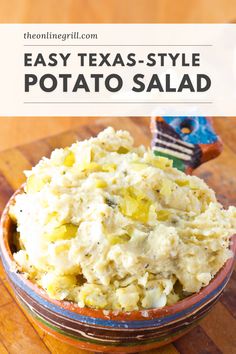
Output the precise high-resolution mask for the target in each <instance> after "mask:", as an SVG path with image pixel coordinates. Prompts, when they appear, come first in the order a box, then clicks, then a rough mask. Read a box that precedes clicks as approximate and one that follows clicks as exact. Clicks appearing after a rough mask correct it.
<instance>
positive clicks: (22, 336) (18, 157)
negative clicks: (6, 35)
mask: <svg viewBox="0 0 236 354" xmlns="http://www.w3.org/2000/svg"><path fill="white" fill-rule="evenodd" d="M107 125H112V126H114V127H115V128H122V129H128V130H129V131H131V133H132V134H133V136H134V137H135V141H136V143H137V144H140V143H142V144H145V145H149V143H150V133H149V128H148V120H147V118H112V119H111V118H110V119H109V118H100V119H96V120H94V121H93V125H91V124H90V125H89V123H87V125H85V126H80V127H79V128H77V129H74V130H73V131H68V132H65V133H63V134H60V135H56V136H51V137H48V138H46V139H43V140H39V141H36V142H34V143H31V144H27V145H23V146H19V147H17V148H13V149H10V150H6V151H3V152H1V153H0V212H1V211H2V210H3V208H4V205H5V204H6V202H7V200H8V199H9V197H10V196H11V194H12V193H13V191H14V190H15V189H16V188H18V187H19V186H20V185H21V184H22V182H23V181H24V175H23V172H22V171H23V170H25V169H29V168H31V166H32V165H34V164H35V163H37V161H38V160H39V159H40V158H41V157H42V156H43V155H45V156H49V154H50V152H51V150H52V149H54V148H56V147H65V146H67V145H69V144H71V143H72V142H74V141H75V140H76V139H84V138H87V137H89V136H91V135H96V134H97V132H98V131H100V130H101V129H103V128H104V127H106V126H107ZM215 127H216V129H217V131H218V132H220V135H221V137H222V139H223V141H224V142H225V149H224V152H223V154H222V155H221V156H220V157H219V158H218V159H216V160H214V161H211V162H209V163H207V164H205V165H203V166H201V167H200V168H199V169H198V170H197V172H196V174H197V175H199V176H201V177H202V178H204V179H205V180H206V181H207V182H208V184H209V185H210V186H212V187H213V188H214V189H215V190H216V192H217V195H218V197H219V199H220V200H221V202H222V203H223V204H224V205H225V206H227V205H229V204H234V205H235V204H236V181H235V171H236V145H235V141H236V119H235V118H215ZM0 294H1V296H0V353H1V354H5V353H12V354H21V353H22V354H32V353H35V354H36V353H41V354H44V353H53V354H64V353H67V354H74V353H78V354H80V353H87V352H86V351H84V350H77V349H75V348H72V347H70V346H68V345H67V344H63V343H61V342H58V340H56V339H54V338H53V337H51V336H49V335H48V334H47V333H45V332H43V331H42V330H41V329H39V328H38V327H37V326H36V325H34V324H33V323H32V321H31V319H30V318H29V317H28V316H27V315H26V314H25V313H24V312H23V311H22V309H21V308H19V307H18V305H17V303H16V302H15V299H14V296H13V294H12V291H11V288H10V287H9V284H8V282H7V280H6V277H5V274H4V271H3V269H2V267H1V268H0ZM235 298H236V273H235V272H234V273H233V276H232V278H231V281H230V283H229V285H228V286H227V289H226V290H225V292H224V294H223V296H222V298H221V300H220V302H218V303H217V305H216V306H215V308H214V309H213V311H212V312H211V313H210V314H209V315H208V316H207V317H206V318H205V319H203V320H202V321H201V323H200V325H198V326H197V327H196V328H195V329H193V330H192V331H191V332H190V333H189V334H187V335H186V336H184V337H182V338H181V339H179V340H177V341H176V342H175V343H174V344H169V345H167V346H166V347H164V348H160V349H157V350H153V351H151V352H149V353H156V354H157V353H159V354H177V353H181V354H203V353H204V354H205V353H208V354H218V353H224V354H233V353H235V348H236V337H235V333H236V321H235V317H236V303H235Z"/></svg>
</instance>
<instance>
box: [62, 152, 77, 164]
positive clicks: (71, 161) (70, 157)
mask: <svg viewBox="0 0 236 354" xmlns="http://www.w3.org/2000/svg"><path fill="white" fill-rule="evenodd" d="M74 163H75V155H74V153H73V152H72V151H70V152H69V153H68V154H67V156H66V157H65V159H64V162H63V165H64V166H66V167H72V166H73V165H74Z"/></svg>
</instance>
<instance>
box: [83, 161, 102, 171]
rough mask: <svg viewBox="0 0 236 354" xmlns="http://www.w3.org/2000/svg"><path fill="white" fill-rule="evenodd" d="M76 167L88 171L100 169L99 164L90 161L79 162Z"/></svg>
mask: <svg viewBox="0 0 236 354" xmlns="http://www.w3.org/2000/svg"><path fill="white" fill-rule="evenodd" d="M78 167H79V169H80V170H81V171H88V172H95V171H100V170H101V165H99V164H98V163H96V162H90V163H86V162H85V163H82V164H80V165H79V166H78Z"/></svg>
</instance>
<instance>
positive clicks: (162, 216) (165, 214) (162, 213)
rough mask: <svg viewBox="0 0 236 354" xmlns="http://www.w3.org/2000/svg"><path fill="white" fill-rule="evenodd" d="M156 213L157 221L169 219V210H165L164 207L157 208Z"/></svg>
mask: <svg viewBox="0 0 236 354" xmlns="http://www.w3.org/2000/svg"><path fill="white" fill-rule="evenodd" d="M156 214H157V220H159V221H166V220H168V219H169V216H170V212H169V210H165V209H163V210H157V212H156Z"/></svg>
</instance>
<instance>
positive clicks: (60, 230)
mask: <svg viewBox="0 0 236 354" xmlns="http://www.w3.org/2000/svg"><path fill="white" fill-rule="evenodd" d="M77 230H78V226H77V225H74V224H64V225H61V226H58V227H56V228H55V229H54V231H53V232H52V233H50V234H47V235H46V237H47V239H48V240H49V241H51V242H53V241H58V240H70V239H71V238H73V237H75V236H76V233H77Z"/></svg>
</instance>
